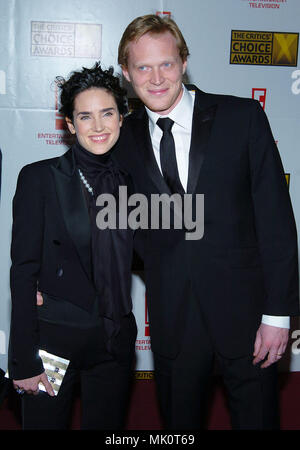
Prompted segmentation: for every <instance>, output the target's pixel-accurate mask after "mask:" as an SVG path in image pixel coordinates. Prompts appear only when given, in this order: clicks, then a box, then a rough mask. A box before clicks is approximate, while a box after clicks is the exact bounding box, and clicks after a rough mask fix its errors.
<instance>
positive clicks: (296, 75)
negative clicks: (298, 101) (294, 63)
mask: <svg viewBox="0 0 300 450" xmlns="http://www.w3.org/2000/svg"><path fill="white" fill-rule="evenodd" d="M292 79H293V80H295V81H293V83H292V87H291V89H292V93H293V94H294V95H298V94H300V70H294V72H293V73H292Z"/></svg>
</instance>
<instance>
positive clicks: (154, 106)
mask: <svg viewBox="0 0 300 450" xmlns="http://www.w3.org/2000/svg"><path fill="white" fill-rule="evenodd" d="M144 104H145V105H146V106H147V108H149V109H150V110H151V111H153V112H156V113H157V114H162V115H163V114H167V113H168V112H169V111H170V109H172V103H171V104H170V103H163V102H155V101H149V99H145V100H144Z"/></svg>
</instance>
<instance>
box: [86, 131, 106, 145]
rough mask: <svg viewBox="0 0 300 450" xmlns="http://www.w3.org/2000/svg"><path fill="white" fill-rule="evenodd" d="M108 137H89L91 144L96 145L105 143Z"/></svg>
mask: <svg viewBox="0 0 300 450" xmlns="http://www.w3.org/2000/svg"><path fill="white" fill-rule="evenodd" d="M108 137H109V133H105V134H97V135H92V136H89V138H90V140H91V141H92V142H95V143H96V144H97V143H100V142H105V141H107V139H108Z"/></svg>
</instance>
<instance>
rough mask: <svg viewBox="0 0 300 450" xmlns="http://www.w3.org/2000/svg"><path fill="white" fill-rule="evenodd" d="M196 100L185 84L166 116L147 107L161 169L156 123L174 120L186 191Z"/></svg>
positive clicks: (270, 319) (283, 320) (277, 321)
mask: <svg viewBox="0 0 300 450" xmlns="http://www.w3.org/2000/svg"><path fill="white" fill-rule="evenodd" d="M194 102H195V91H188V90H187V89H186V87H185V86H183V94H182V97H181V99H180V101H179V103H178V104H177V105H176V106H175V108H174V109H172V111H171V112H170V113H169V114H167V115H166V116H161V115H159V114H157V113H156V112H153V111H151V110H150V109H148V108H147V107H146V111H147V114H148V117H149V131H150V137H151V141H152V148H153V152H154V156H155V159H156V162H157V165H158V167H159V169H160V171H161V165H160V154H159V146H160V140H161V138H162V134H163V132H162V130H161V129H160V128H159V126H158V125H156V122H157V120H158V119H159V118H160V117H162V118H165V117H169V118H170V119H172V120H173V121H174V125H173V127H172V134H173V138H174V142H175V153H176V161H177V167H178V174H179V178H180V181H181V184H182V186H183V188H184V190H185V192H186V190H187V182H188V170H189V152H190V146H191V133H192V121H193V111H194ZM262 323H265V324H267V325H272V326H276V327H281V328H289V327H290V318H289V317H288V316H269V315H265V314H264V315H263V316H262Z"/></svg>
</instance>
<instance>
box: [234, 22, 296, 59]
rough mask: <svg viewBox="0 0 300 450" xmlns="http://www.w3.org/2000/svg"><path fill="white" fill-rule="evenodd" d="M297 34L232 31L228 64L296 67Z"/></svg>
mask: <svg viewBox="0 0 300 450" xmlns="http://www.w3.org/2000/svg"><path fill="white" fill-rule="evenodd" d="M298 42H299V33H281V32H273V31H272V32H269V31H247V30H232V31H231V45H230V64H248V65H263V66H297V60H298Z"/></svg>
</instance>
